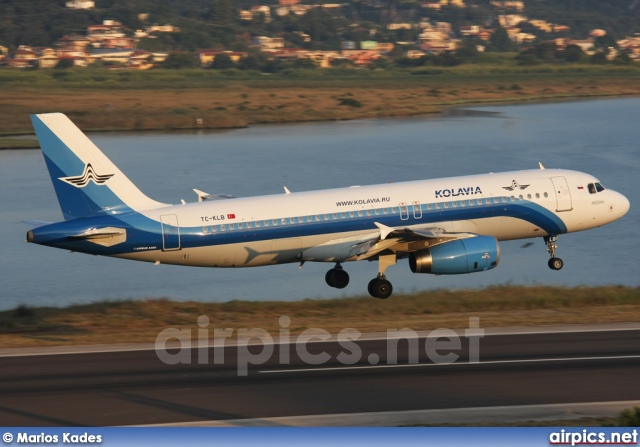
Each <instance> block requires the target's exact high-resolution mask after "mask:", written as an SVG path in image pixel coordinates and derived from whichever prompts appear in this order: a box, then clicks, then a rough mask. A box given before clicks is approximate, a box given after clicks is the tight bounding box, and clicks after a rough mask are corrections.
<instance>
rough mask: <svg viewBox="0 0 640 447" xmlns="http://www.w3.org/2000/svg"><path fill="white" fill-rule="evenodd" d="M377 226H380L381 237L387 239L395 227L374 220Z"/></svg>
mask: <svg viewBox="0 0 640 447" xmlns="http://www.w3.org/2000/svg"><path fill="white" fill-rule="evenodd" d="M374 224H375V226H376V227H378V228H380V239H382V240H385V239H386V238H387V236H389V235H390V234H391V233H393V231H394V228H391V227H388V226H386V225H383V224H381V223H380V222H374Z"/></svg>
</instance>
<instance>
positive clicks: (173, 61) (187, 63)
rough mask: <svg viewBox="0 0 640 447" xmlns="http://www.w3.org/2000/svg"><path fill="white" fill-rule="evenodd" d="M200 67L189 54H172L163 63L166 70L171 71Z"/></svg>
mask: <svg viewBox="0 0 640 447" xmlns="http://www.w3.org/2000/svg"><path fill="white" fill-rule="evenodd" d="M198 65H200V63H199V62H198V60H197V59H196V58H195V57H193V56H192V55H190V54H188V53H171V54H169V56H167V58H166V59H165V61H164V62H163V63H162V66H163V67H164V68H170V69H180V68H193V67H197V66H198Z"/></svg>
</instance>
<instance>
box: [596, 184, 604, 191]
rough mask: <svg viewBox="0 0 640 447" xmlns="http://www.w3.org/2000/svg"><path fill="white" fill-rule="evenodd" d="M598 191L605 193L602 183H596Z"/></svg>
mask: <svg viewBox="0 0 640 447" xmlns="http://www.w3.org/2000/svg"><path fill="white" fill-rule="evenodd" d="M596 191H598V192H601V191H604V186H602V185H601V184H600V183H596Z"/></svg>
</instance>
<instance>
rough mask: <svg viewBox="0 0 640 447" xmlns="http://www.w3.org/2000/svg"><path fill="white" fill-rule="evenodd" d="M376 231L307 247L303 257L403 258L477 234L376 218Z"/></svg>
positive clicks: (342, 258) (314, 258) (354, 259)
mask: <svg viewBox="0 0 640 447" xmlns="http://www.w3.org/2000/svg"><path fill="white" fill-rule="evenodd" d="M375 225H376V226H377V227H378V230H377V231H371V232H367V233H364V234H359V235H356V236H350V237H346V238H339V239H333V240H330V241H327V242H324V243H322V244H319V245H316V246H314V247H310V248H308V249H306V250H305V251H304V252H303V253H302V257H301V260H303V261H324V262H328V261H331V262H344V261H360V260H374V259H376V258H377V256H379V255H386V254H396V255H398V257H400V258H402V257H405V256H407V255H408V254H409V253H411V252H414V251H418V250H423V249H425V248H427V247H433V246H434V245H439V244H444V243H445V242H449V241H451V240H454V239H462V238H469V237H474V236H477V235H476V234H472V233H447V232H445V231H444V230H442V229H440V228H437V227H433V226H432V227H429V228H426V227H424V228H400V227H397V228H391V227H388V226H386V225H383V224H381V223H378V222H376V223H375Z"/></svg>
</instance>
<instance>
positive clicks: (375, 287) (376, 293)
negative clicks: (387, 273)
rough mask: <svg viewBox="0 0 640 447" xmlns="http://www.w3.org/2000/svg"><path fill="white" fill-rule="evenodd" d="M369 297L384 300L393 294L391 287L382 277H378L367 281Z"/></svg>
mask: <svg viewBox="0 0 640 447" xmlns="http://www.w3.org/2000/svg"><path fill="white" fill-rule="evenodd" d="M368 288H369V295H371V296H372V297H374V298H378V299H381V300H386V299H387V298H389V297H390V296H391V293H392V292H393V286H392V285H391V283H390V282H389V281H387V279H386V278H385V277H384V275H378V277H377V278H373V279H372V280H371V281H369V287H368Z"/></svg>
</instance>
